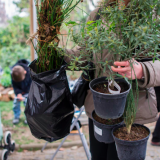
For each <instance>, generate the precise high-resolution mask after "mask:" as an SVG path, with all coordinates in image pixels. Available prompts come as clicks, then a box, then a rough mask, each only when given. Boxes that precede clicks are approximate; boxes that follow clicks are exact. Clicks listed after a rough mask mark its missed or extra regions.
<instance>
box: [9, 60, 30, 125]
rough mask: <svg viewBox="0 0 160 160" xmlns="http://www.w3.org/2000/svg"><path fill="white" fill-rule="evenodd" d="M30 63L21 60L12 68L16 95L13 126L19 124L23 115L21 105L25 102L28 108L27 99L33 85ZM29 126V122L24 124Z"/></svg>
mask: <svg viewBox="0 0 160 160" xmlns="http://www.w3.org/2000/svg"><path fill="white" fill-rule="evenodd" d="M28 64H29V62H28V61H27V60H25V59H22V60H19V61H18V62H17V63H16V64H15V65H14V66H12V72H11V78H12V86H13V89H14V93H15V95H16V97H15V99H14V102H13V112H14V118H13V124H18V123H19V119H20V114H21V108H20V103H21V101H23V103H24V106H26V102H27V97H28V93H29V89H30V85H31V82H32V80H31V78H30V70H29V68H28ZM24 123H25V124H27V121H26V120H25V122H24Z"/></svg>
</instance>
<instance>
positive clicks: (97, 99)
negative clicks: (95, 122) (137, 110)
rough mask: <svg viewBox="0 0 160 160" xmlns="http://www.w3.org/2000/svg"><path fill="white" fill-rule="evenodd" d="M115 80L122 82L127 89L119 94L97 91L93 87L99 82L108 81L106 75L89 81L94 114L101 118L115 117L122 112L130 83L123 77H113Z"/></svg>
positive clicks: (119, 115)
mask: <svg viewBox="0 0 160 160" xmlns="http://www.w3.org/2000/svg"><path fill="white" fill-rule="evenodd" d="M115 81H116V82H120V83H122V82H123V83H124V84H125V85H127V86H128V90H127V91H125V92H123V93H119V94H105V93H100V92H97V91H95V90H94V89H93V87H94V86H95V85H97V84H99V83H104V82H108V80H107V79H106V77H101V78H97V79H94V80H92V81H91V82H90V84H89V87H90V89H91V91H92V94H93V101H94V107H95V112H96V114H97V115H98V116H99V117H101V118H103V119H117V118H119V117H121V116H122V115H123V113H124V109H125V104H126V99H127V95H128V93H129V91H130V89H131V85H130V84H129V83H128V82H127V81H125V80H124V79H115Z"/></svg>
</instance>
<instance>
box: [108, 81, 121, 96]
mask: <svg viewBox="0 0 160 160" xmlns="http://www.w3.org/2000/svg"><path fill="white" fill-rule="evenodd" d="M111 84H112V81H108V91H109V92H110V93H111V94H119V93H120V92H121V87H120V86H119V85H118V83H117V82H116V81H114V87H115V88H117V90H118V91H113V90H112V89H110V87H109V86H111Z"/></svg>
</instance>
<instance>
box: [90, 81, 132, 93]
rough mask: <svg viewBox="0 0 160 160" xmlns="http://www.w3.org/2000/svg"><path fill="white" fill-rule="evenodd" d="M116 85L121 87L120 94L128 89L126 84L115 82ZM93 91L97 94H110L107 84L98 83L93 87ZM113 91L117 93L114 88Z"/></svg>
mask: <svg viewBox="0 0 160 160" xmlns="http://www.w3.org/2000/svg"><path fill="white" fill-rule="evenodd" d="M117 83H118V85H119V86H120V87H121V92H120V93H123V92H125V91H127V90H128V89H129V88H128V85H126V83H124V82H121V83H119V82H117ZM93 90H95V91H97V92H100V93H107V94H111V93H110V92H109V91H108V82H103V83H98V84H96V85H94V86H93ZM114 90H115V91H117V88H115V87H114Z"/></svg>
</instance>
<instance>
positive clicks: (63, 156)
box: [9, 140, 160, 160]
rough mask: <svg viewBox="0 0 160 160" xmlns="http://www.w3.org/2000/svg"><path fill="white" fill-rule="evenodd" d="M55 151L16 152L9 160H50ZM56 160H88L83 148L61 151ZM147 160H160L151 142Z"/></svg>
mask: <svg viewBox="0 0 160 160" xmlns="http://www.w3.org/2000/svg"><path fill="white" fill-rule="evenodd" d="M54 152H55V149H48V150H44V152H43V153H41V152H40V151H35V152H31V151H26V150H24V151H23V152H15V153H13V154H12V155H10V157H9V160H50V158H51V157H52V155H53V153H54ZM54 160H87V158H86V155H85V152H84V149H83V147H79V148H78V147H76V146H75V147H72V148H67V149H64V150H63V151H59V152H58V154H57V156H56V158H55V159H54ZM145 160H160V147H154V146H151V145H150V140H149V141H148V146H147V156H146V159H145Z"/></svg>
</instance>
